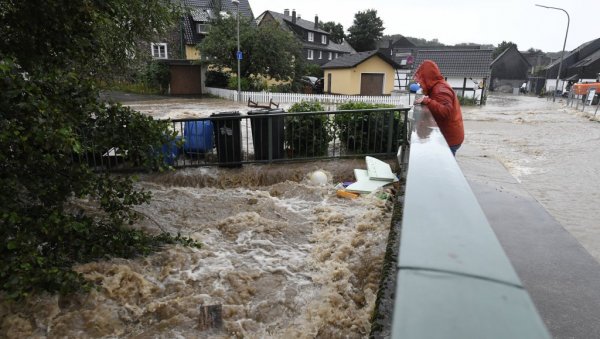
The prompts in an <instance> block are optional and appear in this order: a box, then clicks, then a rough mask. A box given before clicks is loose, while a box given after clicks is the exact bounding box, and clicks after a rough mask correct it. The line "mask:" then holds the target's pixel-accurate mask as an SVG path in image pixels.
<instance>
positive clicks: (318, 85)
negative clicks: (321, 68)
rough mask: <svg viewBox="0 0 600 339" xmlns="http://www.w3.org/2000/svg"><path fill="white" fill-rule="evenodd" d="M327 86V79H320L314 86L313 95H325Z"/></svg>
mask: <svg viewBox="0 0 600 339" xmlns="http://www.w3.org/2000/svg"><path fill="white" fill-rule="evenodd" d="M324 86H325V79H323V78H319V79H317V81H315V84H314V85H313V86H312V89H313V93H315V94H323V88H324Z"/></svg>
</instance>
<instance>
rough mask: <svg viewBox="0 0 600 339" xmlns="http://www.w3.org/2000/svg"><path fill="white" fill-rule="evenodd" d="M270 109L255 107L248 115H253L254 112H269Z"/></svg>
mask: <svg viewBox="0 0 600 339" xmlns="http://www.w3.org/2000/svg"><path fill="white" fill-rule="evenodd" d="M269 112H270V111H269V110H268V109H255V110H252V111H248V115H253V114H267V113H269Z"/></svg>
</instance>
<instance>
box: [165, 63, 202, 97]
mask: <svg viewBox="0 0 600 339" xmlns="http://www.w3.org/2000/svg"><path fill="white" fill-rule="evenodd" d="M170 71H171V94H172V95H183V94H188V95H189V94H202V70H201V67H200V65H171V66H170Z"/></svg>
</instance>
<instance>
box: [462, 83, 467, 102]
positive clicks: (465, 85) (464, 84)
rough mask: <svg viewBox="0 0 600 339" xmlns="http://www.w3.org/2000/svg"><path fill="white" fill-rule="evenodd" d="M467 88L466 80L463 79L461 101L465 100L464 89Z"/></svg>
mask: <svg viewBox="0 0 600 339" xmlns="http://www.w3.org/2000/svg"><path fill="white" fill-rule="evenodd" d="M466 87H467V78H464V80H463V90H462V97H463V99H464V98H465V88H466Z"/></svg>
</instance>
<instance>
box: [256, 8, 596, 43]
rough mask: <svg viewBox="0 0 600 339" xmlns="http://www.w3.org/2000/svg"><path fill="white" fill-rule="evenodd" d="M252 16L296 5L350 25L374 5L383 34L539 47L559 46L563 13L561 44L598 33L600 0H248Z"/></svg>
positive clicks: (311, 15) (307, 13)
mask: <svg viewBox="0 0 600 339" xmlns="http://www.w3.org/2000/svg"><path fill="white" fill-rule="evenodd" d="M249 1H250V6H251V7H252V11H253V12H254V15H255V16H258V15H260V14H261V13H262V12H264V11H266V10H272V11H275V12H279V13H283V10H284V9H286V8H289V9H290V12H291V11H292V9H296V12H297V13H299V14H300V15H301V17H302V19H305V20H310V21H313V20H314V19H315V15H318V16H319V20H320V21H323V22H327V21H334V22H336V23H340V24H342V26H344V30H346V33H347V29H348V28H349V27H350V26H352V24H353V21H354V15H355V14H356V13H357V12H360V11H365V10H368V9H375V10H376V11H377V15H378V16H379V18H381V19H382V20H383V27H384V28H385V31H384V32H383V34H386V35H392V34H402V35H405V36H411V37H416V38H424V39H427V40H432V39H435V38H437V39H438V40H439V41H440V42H442V43H444V44H446V45H453V44H457V43H461V42H473V43H479V44H493V45H498V44H499V43H501V42H502V41H503V40H505V41H512V42H514V43H516V44H517V46H518V47H519V50H527V49H529V48H530V47H533V48H537V49H541V50H543V51H545V52H556V51H561V50H562V47H563V42H564V38H565V31H566V27H567V15H566V14H565V13H564V12H562V11H559V10H555V9H546V8H540V7H536V6H535V4H541V5H546V6H552V7H560V8H563V9H565V10H566V11H567V12H569V15H570V17H571V24H570V26H569V35H568V38H567V46H566V48H565V49H566V50H568V51H569V50H572V49H575V48H576V47H577V46H579V45H581V44H582V43H584V42H586V41H589V40H593V39H596V38H600V28H598V27H599V26H598V24H599V23H600V0H568V1H567V0H563V1H558V0H426V1H410V2H409V1H402V0H335V1H334V0H286V1H281V0H249Z"/></svg>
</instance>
